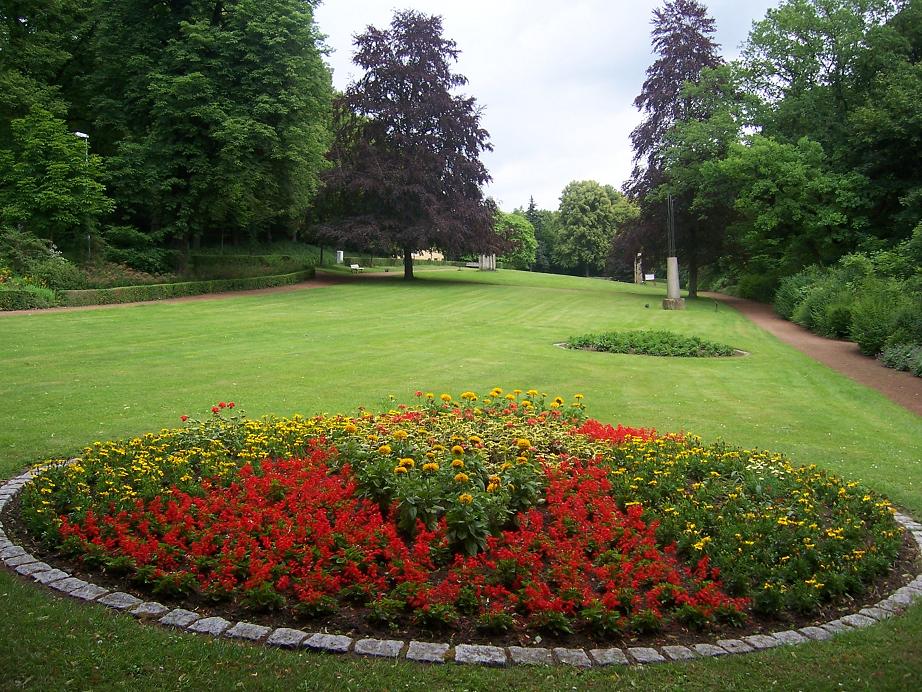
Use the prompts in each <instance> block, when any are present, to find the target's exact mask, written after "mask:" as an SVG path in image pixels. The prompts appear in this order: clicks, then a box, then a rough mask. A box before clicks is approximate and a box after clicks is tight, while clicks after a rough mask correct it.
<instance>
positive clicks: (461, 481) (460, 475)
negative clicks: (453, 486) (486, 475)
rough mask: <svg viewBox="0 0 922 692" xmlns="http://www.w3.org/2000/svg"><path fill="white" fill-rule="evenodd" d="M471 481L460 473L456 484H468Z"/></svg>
mask: <svg viewBox="0 0 922 692" xmlns="http://www.w3.org/2000/svg"><path fill="white" fill-rule="evenodd" d="M469 480H470V478H469V477H468V475H467V474H466V473H458V474H456V475H455V482H456V483H467V482H468V481H469Z"/></svg>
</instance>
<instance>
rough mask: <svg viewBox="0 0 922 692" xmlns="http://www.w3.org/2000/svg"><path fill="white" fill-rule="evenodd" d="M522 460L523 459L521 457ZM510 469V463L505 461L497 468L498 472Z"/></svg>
mask: <svg viewBox="0 0 922 692" xmlns="http://www.w3.org/2000/svg"><path fill="white" fill-rule="evenodd" d="M522 459H525V457H522ZM525 461H528V460H527V459H525ZM511 468H512V464H510V463H509V462H508V461H507V462H506V463H505V464H503V465H502V466H500V467H499V470H500V471H506V470H508V469H511Z"/></svg>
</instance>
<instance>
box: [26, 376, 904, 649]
mask: <svg viewBox="0 0 922 692" xmlns="http://www.w3.org/2000/svg"><path fill="white" fill-rule="evenodd" d="M417 397H418V401H417V403H415V404H413V405H398V406H395V407H393V408H391V409H389V410H387V411H384V412H381V413H374V412H370V411H366V410H360V411H359V413H358V415H356V416H341V415H333V416H328V415H323V416H314V417H310V418H305V417H301V416H293V417H290V418H275V417H268V418H264V419H261V420H253V419H248V418H246V417H245V416H244V415H243V414H241V413H239V410H235V406H234V404H233V403H225V402H221V403H219V404H217V405H216V406H214V407H213V409H212V415H211V416H210V417H209V418H207V419H206V420H203V421H199V420H192V419H188V418H187V417H183V422H184V424H185V425H184V426H183V427H180V428H176V429H168V430H161V431H160V432H158V433H151V434H148V435H145V436H142V437H137V438H133V439H130V440H123V441H111V442H98V443H94V444H93V445H91V446H90V447H87V448H86V449H85V450H83V453H82V455H81V457H80V458H79V459H77V460H75V461H74V462H73V463H70V464H66V465H57V466H53V467H51V468H49V469H48V470H46V472H45V473H43V474H41V475H40V476H38V477H37V478H36V479H35V480H34V481H33V483H32V484H31V486H30V487H29V488H28V489H27V490H26V492H25V494H24V499H23V507H22V516H23V519H24V520H25V521H26V522H27V524H28V525H29V527H30V529H31V530H32V531H33V532H34V533H36V534H37V535H38V536H41V537H43V538H44V539H45V540H46V541H48V542H49V543H50V544H52V545H54V546H55V547H57V548H61V549H64V550H68V551H71V552H72V553H73V554H74V555H75V556H78V557H79V558H80V559H82V560H83V561H84V562H85V563H87V564H89V565H93V564H97V565H102V566H104V567H105V568H106V569H107V570H109V571H122V572H124V573H125V574H127V575H128V576H129V577H130V578H131V579H132V580H133V581H135V582H136V583H138V584H140V585H144V586H146V588H149V589H150V590H152V591H153V592H154V593H157V594H163V595H173V596H182V595H184V594H197V595H198V596H200V597H207V598H210V599H214V600H216V601H220V600H232V601H234V602H235V603H238V604H241V605H245V606H248V607H252V608H255V609H261V610H275V609H283V608H284V609H291V610H293V611H294V612H296V613H299V614H301V615H304V616H309V617H316V616H321V615H324V614H327V613H330V612H332V611H334V610H336V609H339V608H344V607H348V606H354V605H358V606H361V607H362V608H363V609H364V610H363V612H366V613H367V614H368V619H369V620H370V621H371V622H373V623H379V624H382V623H386V624H390V625H393V626H400V625H401V624H416V625H418V626H424V627H428V628H431V627H436V626H449V627H450V626H453V625H455V624H456V623H458V621H459V620H460V619H466V620H467V622H469V623H473V624H474V625H475V626H476V627H477V628H479V629H482V630H485V631H497V630H499V631H502V630H510V629H515V630H518V629H523V628H533V629H540V630H546V631H551V632H554V633H556V634H565V633H568V632H574V631H577V630H579V631H581V632H584V633H587V634H590V635H594V636H600V637H609V636H612V635H615V634H619V633H628V632H645V631H654V630H657V629H659V628H661V627H663V626H664V625H666V624H668V623H671V622H675V623H679V624H681V625H683V626H688V627H696V628H702V627H707V626H709V625H711V624H714V623H717V622H729V623H739V622H741V621H743V620H744V619H746V618H747V617H748V616H749V614H750V613H751V612H753V611H755V612H759V613H766V614H772V615H775V614H779V613H781V612H783V611H785V610H792V611H797V612H809V611H811V610H813V609H815V608H816V607H818V606H819V605H820V604H821V603H823V602H825V601H829V600H831V599H834V598H836V597H839V596H842V595H846V594H848V595H852V594H855V593H858V592H860V591H861V589H863V588H864V587H865V585H866V584H868V583H869V582H870V581H872V580H873V579H875V578H876V577H878V576H880V575H881V574H882V573H885V572H886V570H887V569H888V568H889V566H890V565H891V564H892V563H893V562H894V560H895V559H896V557H897V555H898V552H899V548H900V542H901V534H900V532H899V530H898V528H897V526H896V524H895V522H894V521H893V518H892V514H891V509H890V506H889V505H888V503H887V502H886V501H885V500H883V499H882V498H880V497H878V496H877V495H875V494H874V493H873V492H871V491H868V490H866V489H863V488H861V487H859V486H858V485H857V484H855V483H848V482H844V481H842V480H839V479H838V478H835V477H834V476H831V475H829V474H827V473H825V472H823V471H821V470H819V469H817V468H816V467H813V466H811V467H795V466H794V465H792V464H791V463H790V462H788V461H787V460H785V459H784V458H783V457H781V456H780V455H777V454H771V453H766V452H760V451H747V450H741V449H736V448H731V447H728V446H726V445H723V444H710V445H705V444H703V443H702V442H701V441H700V440H699V439H698V438H696V437H693V436H688V435H674V434H673V435H659V434H657V433H656V431H654V430H647V429H642V428H625V427H623V426H618V427H617V428H615V427H613V426H610V425H605V424H602V423H600V422H598V421H595V420H592V419H589V418H587V417H586V415H585V409H584V405H583V402H582V396H581V395H577V396H575V397H574V398H573V399H572V400H571V401H570V402H569V403H568V402H566V401H565V400H564V399H562V398H559V397H557V398H553V399H551V398H549V397H548V396H546V395H543V394H540V393H539V392H537V391H535V390H529V391H526V392H522V391H520V390H513V391H512V392H510V393H508V394H507V393H505V392H503V391H502V390H501V389H499V388H496V389H494V390H492V391H491V392H490V393H489V394H488V395H487V396H484V397H480V396H478V395H477V394H475V393H473V392H464V393H462V394H461V395H460V397H457V398H455V397H453V396H451V395H449V394H442V395H440V396H436V395H435V394H434V393H423V392H418V393H417Z"/></svg>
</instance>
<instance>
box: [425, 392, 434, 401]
mask: <svg viewBox="0 0 922 692" xmlns="http://www.w3.org/2000/svg"><path fill="white" fill-rule="evenodd" d="M426 398H427V399H429V400H430V401H432V400H433V399H435V394H433V393H432V392H426Z"/></svg>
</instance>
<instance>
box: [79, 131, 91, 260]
mask: <svg viewBox="0 0 922 692" xmlns="http://www.w3.org/2000/svg"><path fill="white" fill-rule="evenodd" d="M74 137H77V138H78V139H82V140H83V164H84V165H88V164H89V163H90V136H89V135H88V134H87V133H86V132H75V133H74ZM92 257H93V245H92V237H91V236H90V234H89V233H87V234H86V258H87V260H90V259H92Z"/></svg>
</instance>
